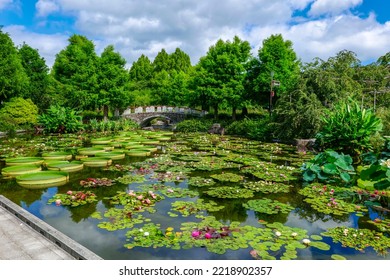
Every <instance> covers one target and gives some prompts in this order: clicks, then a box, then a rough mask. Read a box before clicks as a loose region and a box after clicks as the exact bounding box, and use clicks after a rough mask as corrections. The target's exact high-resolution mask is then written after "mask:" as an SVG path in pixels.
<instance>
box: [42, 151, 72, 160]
mask: <svg viewBox="0 0 390 280" xmlns="http://www.w3.org/2000/svg"><path fill="white" fill-rule="evenodd" d="M42 157H43V158H44V159H45V160H51V159H57V160H71V159H72V157H73V155H72V154H71V153H69V152H61V151H58V152H49V153H43V154H42Z"/></svg>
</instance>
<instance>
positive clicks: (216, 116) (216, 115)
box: [214, 104, 218, 119]
mask: <svg viewBox="0 0 390 280" xmlns="http://www.w3.org/2000/svg"><path fill="white" fill-rule="evenodd" d="M214 119H218V104H216V105H214Z"/></svg>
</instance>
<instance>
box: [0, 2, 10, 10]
mask: <svg viewBox="0 0 390 280" xmlns="http://www.w3.org/2000/svg"><path fill="white" fill-rule="evenodd" d="M12 2H13V0H0V10H2V9H5V8H6V7H7V6H8V5H9V4H12Z"/></svg>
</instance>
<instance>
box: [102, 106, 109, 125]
mask: <svg viewBox="0 0 390 280" xmlns="http://www.w3.org/2000/svg"><path fill="white" fill-rule="evenodd" d="M103 120H104V121H105V122H106V121H108V105H103Z"/></svg>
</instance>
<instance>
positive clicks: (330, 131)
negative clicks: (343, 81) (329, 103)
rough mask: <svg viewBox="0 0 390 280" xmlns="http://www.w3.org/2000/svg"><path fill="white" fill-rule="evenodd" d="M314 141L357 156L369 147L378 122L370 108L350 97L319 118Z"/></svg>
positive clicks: (377, 130) (379, 128) (376, 130)
mask: <svg viewBox="0 0 390 280" xmlns="http://www.w3.org/2000/svg"><path fill="white" fill-rule="evenodd" d="M322 122H323V125H322V127H321V130H320V131H319V133H318V134H317V135H316V140H317V144H318V145H319V146H320V147H321V148H323V149H327V148H332V149H334V150H335V151H339V152H343V153H345V154H349V155H353V156H355V157H356V156H359V155H360V154H361V153H363V152H368V151H370V150H372V148H373V147H372V142H371V141H370V140H371V138H372V137H373V136H374V135H375V133H376V132H379V131H381V130H382V122H381V119H379V118H378V117H377V116H375V114H374V113H373V112H372V111H371V110H366V109H364V108H363V109H362V108H361V107H360V106H359V104H358V103H357V102H355V101H353V100H351V99H350V100H349V101H348V102H340V103H338V104H336V106H335V107H334V108H332V109H331V110H329V111H328V112H327V114H326V115H325V116H324V117H323V118H322Z"/></svg>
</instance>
